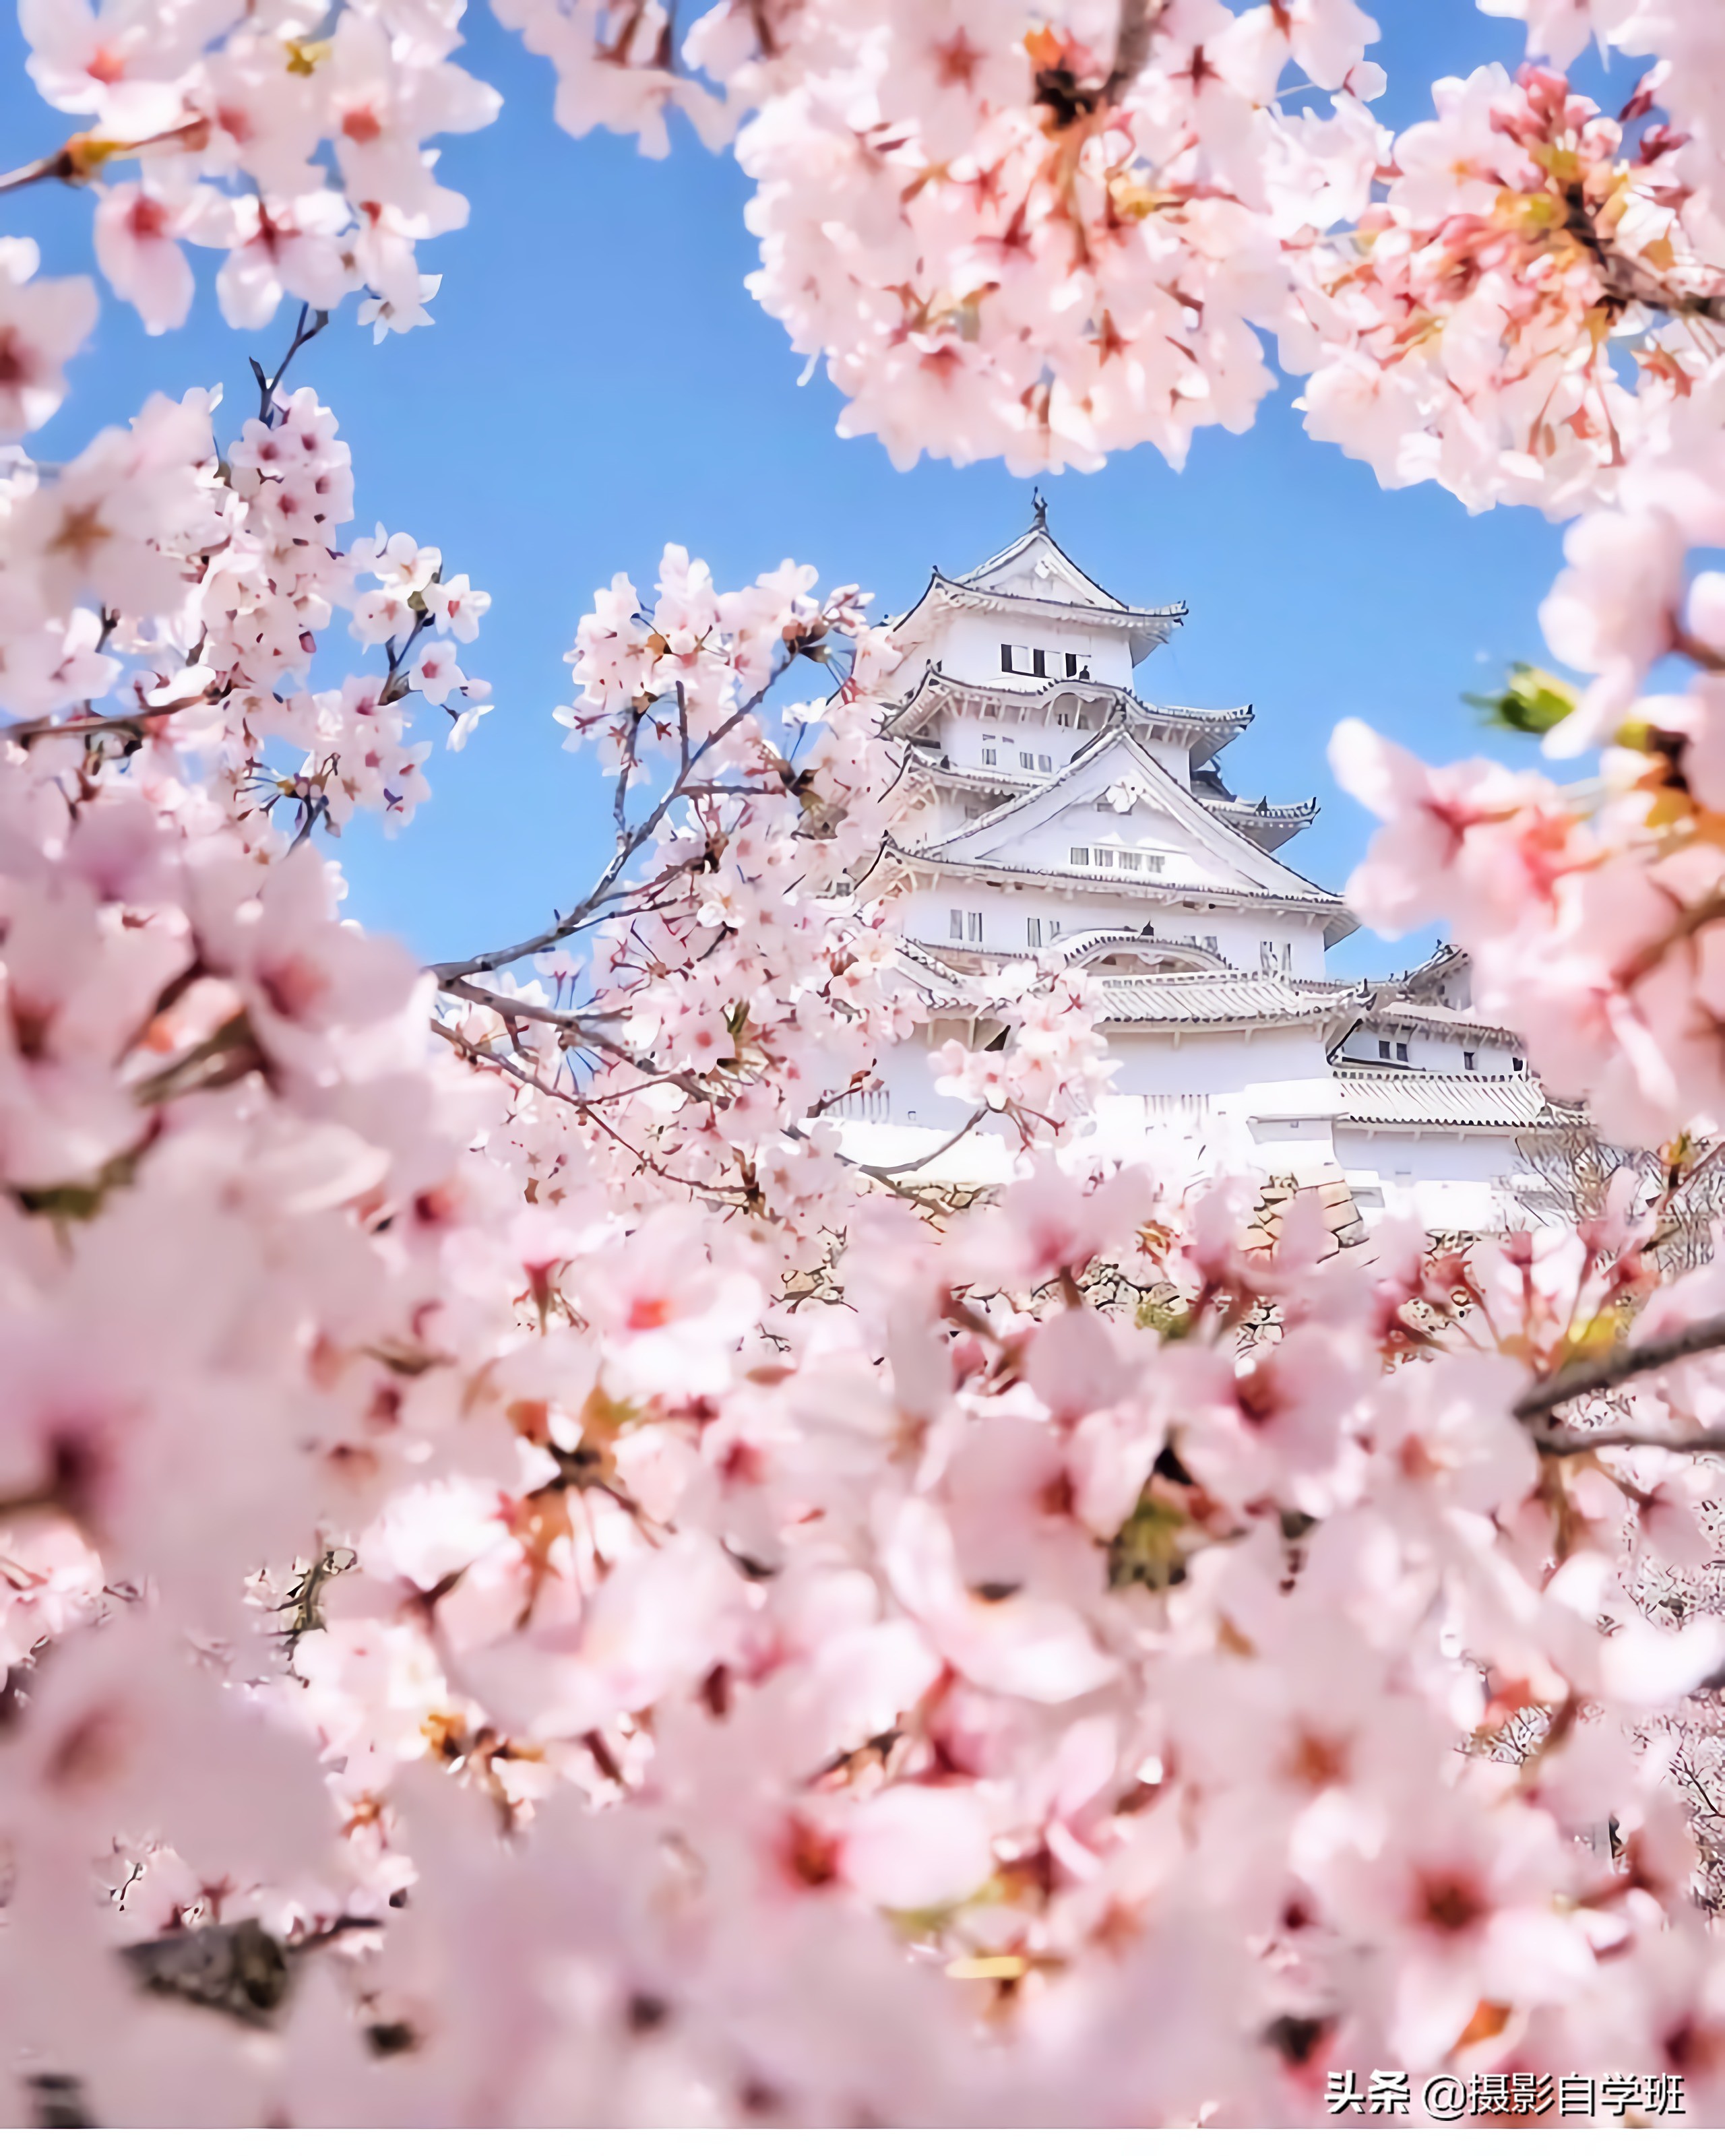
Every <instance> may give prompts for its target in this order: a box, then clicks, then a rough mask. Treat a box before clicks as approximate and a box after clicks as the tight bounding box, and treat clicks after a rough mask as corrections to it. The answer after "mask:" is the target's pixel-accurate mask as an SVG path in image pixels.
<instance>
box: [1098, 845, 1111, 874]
mask: <svg viewBox="0 0 1725 2156" xmlns="http://www.w3.org/2000/svg"><path fill="white" fill-rule="evenodd" d="M1093 850H1094V852H1095V854H1096V866H1097V867H1098V868H1099V869H1111V868H1112V867H1113V865H1114V849H1113V847H1112V846H1097V847H1096V848H1094V849H1093Z"/></svg>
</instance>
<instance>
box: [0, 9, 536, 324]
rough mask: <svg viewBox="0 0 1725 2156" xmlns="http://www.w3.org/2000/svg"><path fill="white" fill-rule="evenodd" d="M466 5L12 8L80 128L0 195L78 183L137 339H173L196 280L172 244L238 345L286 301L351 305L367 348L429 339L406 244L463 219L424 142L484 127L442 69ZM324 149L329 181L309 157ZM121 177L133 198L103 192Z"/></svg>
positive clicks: (428, 284) (468, 87) (45, 85)
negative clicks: (204, 276) (130, 172)
mask: <svg viewBox="0 0 1725 2156" xmlns="http://www.w3.org/2000/svg"><path fill="white" fill-rule="evenodd" d="M18 13H19V19H20V22H21V24H22V27H23V32H24V35H25V37H26V38H28V41H29V44H30V48H31V57H30V61H29V68H30V73H31V75H32V76H33V79H34V81H35V84H36V86H37V88H38V90H39V91H40V92H41V94H42V95H43V96H44V98H46V99H47V100H48V102H49V104H50V105H54V107H56V108H57V109H58V110H59V111H62V112H68V113H73V114H76V115H80V116H85V117H87V119H88V121H89V126H87V128H86V129H85V130H84V131H82V132H80V133H79V134H76V135H74V136H72V137H71V138H70V139H69V141H67V142H66V143H65V145H64V147H63V148H62V149H60V150H59V151H57V152H55V153H54V154H53V155H52V156H50V157H46V158H44V159H42V160H40V161H39V162H38V164H37V165H35V166H33V167H23V168H22V170H21V171H20V172H16V173H14V174H13V175H11V176H10V177H11V182H12V183H13V184H18V183H19V182H22V181H23V180H25V179H27V178H32V177H54V178H59V179H65V180H70V181H73V182H77V183H80V184H82V183H88V184H90V185H91V186H92V187H94V188H95V192H96V196H97V202H96V210H95V251H96V259H97V260H98V261H99V262H100V265H101V269H102V272H103V274H104V275H105V277H106V278H107V280H108V281H109V283H110V285H112V286H113V288H114V290H116V292H117V293H119V294H120V295H121V297H122V298H123V299H126V300H130V301H131V303H132V305H134V306H136V309H137V310H138V312H139V313H140V315H141V316H142V317H143V320H144V322H145V325H146V327H147V328H148V329H149V330H151V331H152V332H159V331H164V330H171V329H176V328H177V327H178V326H180V324H181V323H182V322H183V321H185V319H186V316H187V313H188V312H189V311H190V308H191V305H192V300H193V290H194V285H195V280H194V276H193V269H192V265H191V262H190V260H189V259H188V257H187V253H186V248H187V244H190V245H192V246H194V247H202V248H208V249H213V250H214V251H216V252H218V254H220V255H221V256H222V258H223V259H222V266H221V269H220V270H219V272H218V275H217V279H216V286H217V292H218V297H219V299H220V300H221V305H222V312H223V316H225V317H226V319H227V320H228V321H229V322H231V323H233V324H234V326H236V327H239V328H244V329H258V328H261V327H262V326H264V324H265V323H267V322H268V321H270V318H271V316H273V315H274V314H275V311H276V309H277V308H278V307H279V306H280V304H281V301H282V300H283V298H284V296H290V297H291V298H294V299H296V300H300V301H302V302H304V303H305V305H308V306H309V307H311V308H312V309H314V310H318V309H323V310H327V309H331V308H333V307H335V306H336V305H339V304H340V302H341V300H342V299H343V298H344V297H345V296H346V295H347V294H348V293H349V292H352V291H356V290H358V291H363V292H364V293H365V294H366V295H367V297H366V299H365V300H364V301H363V303H362V307H361V310H360V319H361V320H362V321H366V322H371V323H372V324H373V325H374V326H375V329H374V334H375V335H376V336H377V337H380V338H381V337H382V336H383V335H384V334H385V333H386V332H387V331H389V330H406V329H411V328H413V327H414V326H417V325H418V324H420V323H423V322H426V321H429V320H430V317H429V315H428V314H427V313H426V311H425V303H426V301H427V300H429V299H431V298H432V297H433V296H434V295H435V293H436V290H437V288H438V285H439V282H440V280H439V278H438V277H436V276H434V275H426V274H425V273H424V272H422V271H421V269H419V267H418V259H417V256H416V253H415V249H416V248H417V245H418V242H420V241H421V240H424V239H434V238H435V237H436V236H437V235H438V234H441V233H445V232H451V231H454V230H456V229H458V228H459V227H460V226H462V225H463V224H465V223H466V221H467V203H466V202H465V199H464V198H463V197H462V196H460V195H459V194H457V193H454V192H453V190H451V189H450V188H448V187H442V186H440V185H439V183H438V182H437V180H436V178H435V177H434V169H433V168H434V163H435V158H436V152H435V151H429V150H428V149H427V148H426V144H427V142H428V141H429V140H430V139H431V138H433V137H434V136H439V135H446V134H452V133H465V132H467V131H471V130H472V129H475V128H478V127H484V126H487V125H489V123H490V121H492V120H493V119H495V116H496V114H497V111H498V108H499V105H500V102H501V100H499V98H498V96H497V94H496V92H495V90H492V89H490V87H489V86H488V85H485V84H484V83H480V82H478V81H476V80H475V79H474V78H473V77H472V76H471V75H470V74H467V73H466V72H465V69H462V68H460V67H458V66H457V65H456V64H455V63H454V60H453V59H451V58H450V54H452V53H453V52H454V50H455V49H457V48H458V47H459V44H460V43H461V38H460V33H459V24H460V21H461V18H462V15H463V13H465V0H341V4H339V5H337V6H336V8H334V9H333V10H332V9H331V8H330V7H328V6H327V5H325V4H323V0H96V4H95V6H92V5H91V4H90V0H20V4H19V9H18ZM326 144H327V145H328V150H329V154H330V155H331V157H332V158H333V162H334V166H335V171H334V172H333V173H332V172H331V169H330V167H329V165H328V164H327V163H326V162H322V161H321V159H320V157H319V151H320V150H321V148H322V147H323V146H324V145H326ZM133 163H135V164H136V171H137V177H136V178H126V179H118V180H116V179H113V178H111V177H110V173H111V172H112V170H113V168H114V167H116V166H121V165H130V164H133Z"/></svg>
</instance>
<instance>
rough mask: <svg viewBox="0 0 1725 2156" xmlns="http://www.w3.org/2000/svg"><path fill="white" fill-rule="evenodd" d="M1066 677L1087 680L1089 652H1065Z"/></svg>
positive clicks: (1073, 679)
mask: <svg viewBox="0 0 1725 2156" xmlns="http://www.w3.org/2000/svg"><path fill="white" fill-rule="evenodd" d="M1066 679H1067V680H1069V681H1088V680H1089V679H1090V654H1089V652H1087V651H1069V652H1068V653H1067V654H1066Z"/></svg>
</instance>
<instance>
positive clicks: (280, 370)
mask: <svg viewBox="0 0 1725 2156" xmlns="http://www.w3.org/2000/svg"><path fill="white" fill-rule="evenodd" d="M308 317H310V319H311V328H310V329H307V328H306V326H305V323H306V320H307V318H308ZM329 326H330V311H329V309H328V308H327V307H320V308H319V309H318V311H317V312H316V315H315V316H314V315H312V313H311V302H310V301H309V300H308V301H307V302H306V303H305V305H303V306H302V307H301V308H300V319H299V321H298V323H297V325H296V326H295V330H294V341H293V342H292V343H291V344H290V346H288V348H287V352H286V356H285V357H284V359H283V360H282V362H281V365H280V367H277V368H276V370H275V373H274V374H273V375H268V376H266V375H265V374H264V370H263V368H262V367H260V366H259V364H258V362H257V361H256V360H254V361H253V362H252V372H253V373H254V375H255V376H256V377H257V380H258V417H259V418H260V419H261V420H262V421H263V422H264V425H265V426H266V427H267V426H268V425H269V423H270V407H271V405H272V404H273V403H275V393H276V391H277V390H278V389H280V387H281V385H282V382H283V379H284V378H285V376H286V373H287V371H288V369H289V367H291V366H292V365H293V363H294V361H295V357H297V356H298V354H299V353H300V352H301V350H303V348H304V347H305V346H306V345H308V344H310V343H311V340H312V338H313V337H315V336H321V335H322V333H323V331H325V330H326V329H327V328H328V327H329Z"/></svg>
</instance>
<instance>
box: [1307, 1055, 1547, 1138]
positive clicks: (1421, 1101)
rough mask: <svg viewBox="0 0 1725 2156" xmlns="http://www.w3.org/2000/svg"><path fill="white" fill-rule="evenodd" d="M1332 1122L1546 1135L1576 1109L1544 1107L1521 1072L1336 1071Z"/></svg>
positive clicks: (1542, 1096) (1533, 1083)
mask: <svg viewBox="0 0 1725 2156" xmlns="http://www.w3.org/2000/svg"><path fill="white" fill-rule="evenodd" d="M1336 1083H1337V1086H1338V1087H1339V1089H1340V1092H1341V1101H1340V1105H1339V1106H1338V1107H1337V1111H1336V1120H1337V1122H1348V1123H1368V1124H1376V1125H1388V1124H1400V1125H1402V1126H1404V1127H1420V1126H1423V1127H1425V1128H1427V1129H1431V1128H1442V1129H1458V1130H1466V1129H1472V1130H1509V1131H1528V1130H1536V1129H1552V1128H1554V1127H1558V1126H1560V1125H1565V1124H1571V1123H1576V1122H1580V1121H1581V1116H1580V1112H1579V1110H1577V1109H1574V1108H1570V1107H1568V1106H1565V1105H1564V1104H1563V1102H1561V1101H1548V1099H1547V1098H1546V1096H1545V1094H1544V1092H1543V1090H1542V1089H1541V1086H1540V1085H1539V1081H1538V1079H1536V1078H1533V1077H1532V1076H1530V1075H1528V1074H1527V1072H1525V1071H1517V1072H1516V1073H1514V1074H1513V1075H1512V1076H1509V1077H1501V1076H1499V1077H1486V1076H1481V1075H1478V1074H1476V1073H1473V1072H1468V1073H1466V1074H1462V1073H1460V1072H1454V1071H1447V1070H1381V1071H1373V1072H1370V1073H1369V1074H1368V1073H1367V1072H1364V1071H1360V1072H1358V1073H1356V1072H1353V1071H1349V1070H1337V1073H1336Z"/></svg>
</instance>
